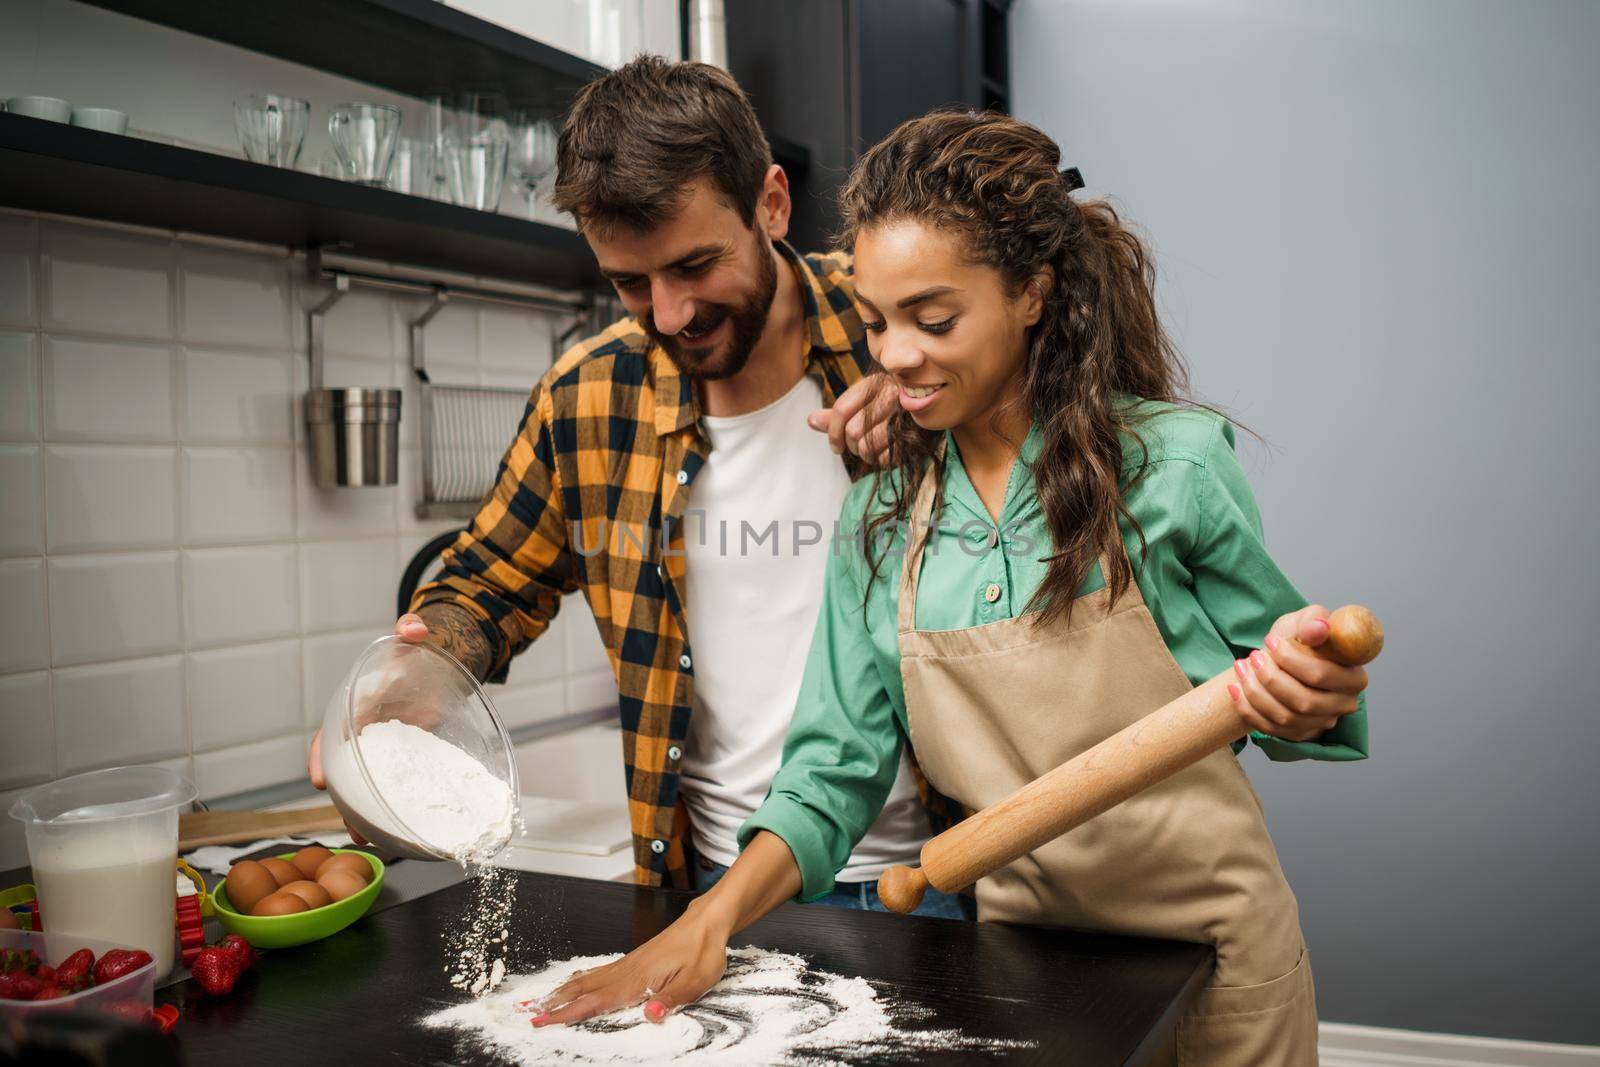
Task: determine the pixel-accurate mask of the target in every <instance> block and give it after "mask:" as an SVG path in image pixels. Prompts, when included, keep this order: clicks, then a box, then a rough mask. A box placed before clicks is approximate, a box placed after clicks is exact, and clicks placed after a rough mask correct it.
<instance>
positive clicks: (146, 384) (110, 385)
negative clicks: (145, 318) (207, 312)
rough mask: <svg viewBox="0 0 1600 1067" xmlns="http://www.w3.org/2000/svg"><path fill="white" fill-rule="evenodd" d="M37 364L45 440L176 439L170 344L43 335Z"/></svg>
mask: <svg viewBox="0 0 1600 1067" xmlns="http://www.w3.org/2000/svg"><path fill="white" fill-rule="evenodd" d="M43 363H44V425H45V436H46V437H47V438H48V439H50V440H52V441H174V440H176V439H177V436H178V433H177V420H176V418H175V417H174V412H175V404H174V399H173V398H174V390H173V358H172V349H171V348H168V347H166V346H158V345H148V344H139V343H129V342H123V341H111V340H92V341H91V340H87V339H84V338H78V337H57V336H53V335H49V334H47V335H45V338H44V359H43Z"/></svg>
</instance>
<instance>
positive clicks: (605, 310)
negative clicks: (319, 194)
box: [307, 251, 617, 519]
mask: <svg viewBox="0 0 1600 1067" xmlns="http://www.w3.org/2000/svg"><path fill="white" fill-rule="evenodd" d="M308 265H309V267H310V272H311V274H312V276H313V277H314V278H317V279H320V280H325V281H329V282H331V283H332V284H333V291H332V292H331V293H330V294H329V296H328V297H327V298H326V299H325V300H324V301H323V302H322V304H320V305H319V306H318V307H317V308H315V309H314V310H313V311H312V313H311V314H312V321H311V325H310V329H309V330H308V331H307V336H308V338H309V339H310V341H311V362H312V381H313V382H314V383H315V386H316V387H317V388H318V391H320V392H328V390H320V386H321V374H320V369H321V364H322V334H323V331H322V323H321V321H320V320H321V316H322V315H323V314H325V313H326V312H327V311H328V310H329V309H330V308H331V307H332V306H333V305H334V304H335V303H336V302H337V301H338V299H339V297H340V296H342V295H343V293H345V292H346V291H348V289H349V288H350V287H351V286H352V285H358V286H363V287H367V288H375V289H387V290H390V291H394V292H404V293H413V294H415V293H422V294H427V295H429V296H431V297H432V300H431V301H430V302H429V304H428V306H427V307H426V308H425V309H424V310H423V311H422V313H421V314H420V315H418V316H417V317H416V318H415V319H413V320H412V321H411V323H410V324H409V330H408V335H409V342H410V362H411V372H412V374H413V375H415V376H416V379H417V385H418V395H417V406H418V408H419V409H420V410H419V412H418V418H419V419H420V420H421V424H420V430H421V434H420V436H421V444H422V456H421V463H422V471H421V473H422V478H421V489H422V492H421V499H420V500H419V501H417V504H416V514H417V517H418V518H423V519H434V518H454V519H469V518H471V517H472V516H473V515H474V514H475V513H476V512H477V509H478V505H479V503H480V502H481V501H482V500H483V498H484V496H485V495H487V494H488V492H489V491H490V490H491V489H493V488H494V481H495V475H496V472H497V471H498V470H499V466H500V460H501V457H502V456H503V455H504V453H505V450H506V446H507V445H508V444H510V442H511V440H512V438H513V437H514V436H515V434H516V432H517V428H518V427H519V426H520V425H521V422H522V416H523V413H524V411H525V410H526V407H527V402H528V390H527V389H523V388H510V387H503V386H489V385H458V384H447V383H444V382H436V381H434V380H433V375H432V374H431V373H430V372H429V370H428V363H427V327H428V323H430V322H431V321H433V319H434V317H435V316H437V315H438V314H439V313H440V312H441V311H443V310H444V309H445V308H446V307H447V306H448V305H449V304H451V303H452V302H454V301H459V300H468V301H475V302H478V303H486V304H501V305H510V306H513V307H518V308H521V309H524V310H527V309H533V310H537V311H542V312H545V313H547V314H549V315H552V316H555V317H557V318H558V319H559V320H561V321H563V322H564V328H563V329H560V330H559V331H552V339H551V353H550V359H551V362H552V363H553V362H554V361H555V360H556V359H557V358H559V357H560V355H561V353H562V352H563V351H564V350H565V349H566V347H567V346H568V345H569V344H570V343H571V342H572V340H573V339H574V338H575V337H577V336H579V335H581V334H583V333H586V332H595V333H597V332H599V330H601V329H602V328H604V322H605V317H606V316H607V315H611V314H612V313H613V312H614V311H615V310H616V308H617V305H616V302H615V301H614V300H612V299H608V298H607V297H606V296H605V295H601V294H593V293H585V294H572V293H560V292H556V291H552V290H545V289H541V288H538V287H535V286H527V285H518V284H515V283H509V282H498V281H491V280H488V279H475V280H472V281H471V283H470V284H466V283H457V282H455V281H451V282H449V283H444V282H440V281H437V280H434V279H431V278H430V277H429V276H428V275H427V274H426V273H425V272H421V271H418V272H410V271H408V270H407V268H403V267H398V266H391V267H390V268H389V270H388V271H379V270H376V269H371V268H370V267H368V266H367V265H366V264H359V265H358V264H355V263H352V262H350V261H348V260H334V259H332V258H331V257H330V256H329V254H328V253H327V252H326V251H319V252H317V253H315V254H314V255H313V256H312V257H311V258H310V260H309V264H308ZM402 272H404V273H402ZM396 392H398V391H397V390H396Z"/></svg>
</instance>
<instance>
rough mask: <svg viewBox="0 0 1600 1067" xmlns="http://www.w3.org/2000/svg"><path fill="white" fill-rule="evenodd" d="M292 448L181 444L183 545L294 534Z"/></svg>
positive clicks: (248, 540) (284, 536)
mask: <svg viewBox="0 0 1600 1067" xmlns="http://www.w3.org/2000/svg"><path fill="white" fill-rule="evenodd" d="M294 458H295V456H294V449H292V448H289V447H287V446H284V447H277V448H185V449H184V450H183V473H184V491H183V536H184V541H185V542H186V543H188V544H218V543H222V542H230V543H240V542H244V543H248V542H260V541H281V540H286V539H288V538H290V537H293V536H294V468H293V464H294Z"/></svg>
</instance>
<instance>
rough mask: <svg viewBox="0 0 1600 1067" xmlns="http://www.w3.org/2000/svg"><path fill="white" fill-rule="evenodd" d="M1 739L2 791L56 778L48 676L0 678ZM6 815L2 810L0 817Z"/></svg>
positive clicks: (33, 674)
mask: <svg viewBox="0 0 1600 1067" xmlns="http://www.w3.org/2000/svg"><path fill="white" fill-rule="evenodd" d="M0 737H4V738H5V744H3V745H0V789H14V788H16V787H17V786H19V785H31V784H33V783H34V782H47V781H49V780H50V779H51V778H54V777H55V774H56V737H55V728H54V726H53V725H52V719H51V716H50V675H49V674H48V673H47V672H45V671H34V672H32V673H30V674H8V675H3V676H0ZM4 815H5V811H4V809H0V817H3V816H4ZM7 821H8V822H9V821H10V820H9V819H8V820H7Z"/></svg>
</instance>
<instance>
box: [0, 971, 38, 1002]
mask: <svg viewBox="0 0 1600 1067" xmlns="http://www.w3.org/2000/svg"><path fill="white" fill-rule="evenodd" d="M44 987H45V983H43V982H41V981H39V979H37V978H35V977H34V976H33V975H31V974H28V973H26V972H25V971H7V972H5V973H4V974H0V1000H32V999H33V998H34V997H36V996H38V994H39V990H41V989H43V988H44Z"/></svg>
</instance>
